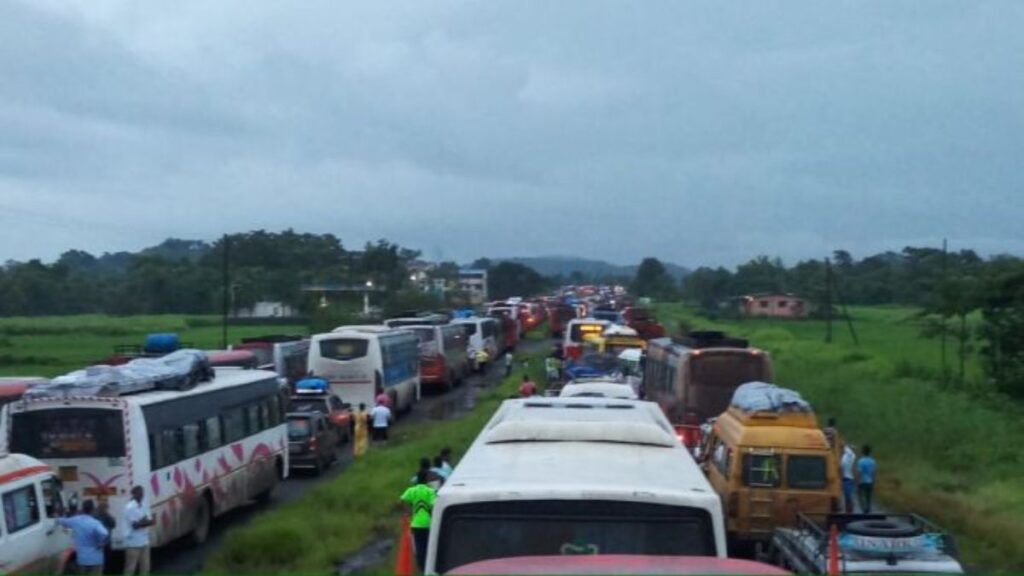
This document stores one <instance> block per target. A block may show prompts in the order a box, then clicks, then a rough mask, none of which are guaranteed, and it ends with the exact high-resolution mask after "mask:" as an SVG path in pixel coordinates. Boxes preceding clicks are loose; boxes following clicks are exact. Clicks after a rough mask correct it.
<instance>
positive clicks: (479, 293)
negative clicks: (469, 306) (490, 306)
mask: <svg viewBox="0 0 1024 576" xmlns="http://www.w3.org/2000/svg"><path fill="white" fill-rule="evenodd" d="M459 290H462V291H463V292H465V293H466V294H469V301H470V302H472V303H473V304H483V303H484V302H487V270H474V269H464V270H459Z"/></svg>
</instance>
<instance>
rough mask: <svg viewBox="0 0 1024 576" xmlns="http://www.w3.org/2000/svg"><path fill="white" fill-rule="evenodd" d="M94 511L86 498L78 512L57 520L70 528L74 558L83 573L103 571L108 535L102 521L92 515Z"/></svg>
mask: <svg viewBox="0 0 1024 576" xmlns="http://www.w3.org/2000/svg"><path fill="white" fill-rule="evenodd" d="M94 511H95V509H94V506H93V502H92V500H86V501H85V502H82V508H81V510H79V512H78V514H76V515H75V516H71V517H68V518H60V519H58V520H57V523H58V524H60V525H61V526H63V527H64V528H67V529H68V530H71V539H72V541H74V543H75V559H76V561H77V562H78V566H79V567H81V569H82V573H83V574H102V573H103V546H104V545H105V544H106V543H107V538H108V537H109V536H110V532H108V531H107V529H106V528H105V527H104V526H103V523H102V522H100V521H99V520H97V519H96V518H95V517H93V512H94Z"/></svg>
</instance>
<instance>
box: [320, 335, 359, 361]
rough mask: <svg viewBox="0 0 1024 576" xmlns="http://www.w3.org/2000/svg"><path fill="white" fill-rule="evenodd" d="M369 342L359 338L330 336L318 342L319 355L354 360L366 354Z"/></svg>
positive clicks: (334, 358)
mask: <svg viewBox="0 0 1024 576" xmlns="http://www.w3.org/2000/svg"><path fill="white" fill-rule="evenodd" d="M368 349H369V342H368V341H367V340H362V339H359V338H332V339H330V340H322V341H321V342H320V355H321V356H323V357H324V358H329V359H331V360H342V361H344V360H355V359H357V358H362V357H363V356H366V352H367V350H368Z"/></svg>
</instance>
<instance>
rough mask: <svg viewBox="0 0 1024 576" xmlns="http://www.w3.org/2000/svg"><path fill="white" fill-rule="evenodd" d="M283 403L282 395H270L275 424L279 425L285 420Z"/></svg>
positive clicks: (271, 414)
mask: <svg viewBox="0 0 1024 576" xmlns="http://www.w3.org/2000/svg"><path fill="white" fill-rule="evenodd" d="M282 405H283V403H282V402H281V396H280V395H277V394H275V395H273V396H271V397H270V418H271V420H272V421H273V425H274V426H277V425H279V424H280V423H281V422H283V421H284V409H283V408H282Z"/></svg>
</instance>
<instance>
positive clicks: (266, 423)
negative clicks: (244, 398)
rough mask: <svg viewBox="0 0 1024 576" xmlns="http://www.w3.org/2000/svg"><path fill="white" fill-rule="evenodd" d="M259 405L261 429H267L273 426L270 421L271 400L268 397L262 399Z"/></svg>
mask: <svg viewBox="0 0 1024 576" xmlns="http://www.w3.org/2000/svg"><path fill="white" fill-rule="evenodd" d="M258 406H259V411H260V430H266V429H267V428H270V427H271V426H272V424H271V423H270V401H269V400H266V399H265V400H260V403H259V405H258Z"/></svg>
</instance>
